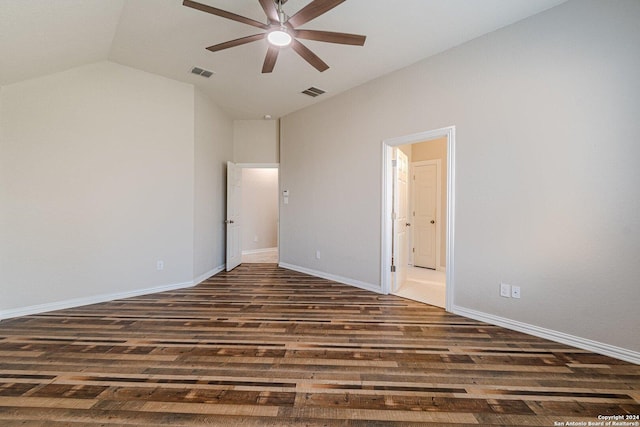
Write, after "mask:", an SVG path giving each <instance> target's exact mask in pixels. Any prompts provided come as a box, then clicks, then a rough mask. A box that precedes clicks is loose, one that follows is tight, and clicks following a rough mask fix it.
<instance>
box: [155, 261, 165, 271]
mask: <svg viewBox="0 0 640 427" xmlns="http://www.w3.org/2000/svg"><path fill="white" fill-rule="evenodd" d="M156 269H157V270H158V271H160V270H164V261H158V262H157V263H156Z"/></svg>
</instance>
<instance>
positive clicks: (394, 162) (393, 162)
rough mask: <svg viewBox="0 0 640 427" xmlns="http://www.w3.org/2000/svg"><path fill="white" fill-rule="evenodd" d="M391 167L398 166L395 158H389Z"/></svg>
mask: <svg viewBox="0 0 640 427" xmlns="http://www.w3.org/2000/svg"><path fill="white" fill-rule="evenodd" d="M391 167H392V168H397V167H398V161H397V160H395V159H394V160H391Z"/></svg>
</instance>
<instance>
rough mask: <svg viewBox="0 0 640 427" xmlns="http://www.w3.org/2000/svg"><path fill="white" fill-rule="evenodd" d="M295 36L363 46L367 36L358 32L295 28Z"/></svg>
mask: <svg viewBox="0 0 640 427" xmlns="http://www.w3.org/2000/svg"><path fill="white" fill-rule="evenodd" d="M295 36H296V37H297V38H299V39H305V40H317V41H319V42H327V43H338V44H349V45H353V46H364V42H365V40H366V39H367V36H360V35H358V34H347V33H334V32H332V31H316V30H296V31H295Z"/></svg>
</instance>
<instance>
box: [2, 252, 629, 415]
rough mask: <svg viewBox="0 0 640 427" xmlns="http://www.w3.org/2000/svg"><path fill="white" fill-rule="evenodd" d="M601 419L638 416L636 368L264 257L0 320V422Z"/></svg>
mask: <svg viewBox="0 0 640 427" xmlns="http://www.w3.org/2000/svg"><path fill="white" fill-rule="evenodd" d="M636 326H637V325H636ZM629 333H637V331H632V330H630V331H629ZM599 415H622V416H625V415H631V416H633V415H640V366H637V365H632V364H629V363H625V362H621V361H618V360H615V359H611V358H608V357H605V356H600V355H596V354H593V353H589V352H587V351H583V350H578V349H575V348H571V347H567V346H565V345H561V344H557V343H553V342H550V341H546V340H543V339H539V338H535V337H532V336H528V335H525V334H521V333H517V332H513V331H510V330H507V329H503V328H500V327H496V326H491V325H487V324H484V323H481V322H477V321H474V320H469V319H466V318H463V317H459V316H455V315H453V314H449V313H446V312H445V311H444V310H442V309H440V308H436V307H432V306H428V305H423V304H420V303H416V302H413V301H410V300H405V299H401V298H398V297H395V296H385V295H377V294H374V293H371V292H367V291H364V290H360V289H356V288H353V287H349V286H345V285H341V284H338V283H334V282H330V281H327V280H323V279H318V278H314V277H310V276H306V275H303V274H299V273H295V272H292V271H288V270H284V269H281V268H278V267H276V266H275V265H271V264H247V265H242V266H240V267H238V268H237V269H236V270H234V271H232V272H229V273H221V274H219V275H217V276H215V277H212V278H210V279H209V280H207V281H206V282H204V283H202V284H200V285H198V286H196V287H193V288H190V289H184V290H179V291H172V292H164V293H160V294H154V295H148V296H141V297H137V298H129V299H126V300H118V301H113V302H109V303H103V304H96V305H92V306H86V307H80V308H75V309H68V310H62V311H57V312H52V313H46V314H40V315H33V316H26V317H22V318H16V319H9V320H4V321H2V322H0V426H14V425H34V426H40V425H41V426H61V425H65V426H66V425H102V426H126V425H149V426H151V425H153V426H157V425H175V426H192V425H209V426H211V425H213V426H216V425H220V426H298V425H300V426H418V425H434V426H448V425H468V426H472V425H473V426H496V425H508V426H525V425H532V426H534V425H535V426H559V425H570V424H566V423H567V422H580V421H583V422H584V423H585V424H584V425H587V423H588V422H592V423H595V422H598V421H601V420H599V419H598V416H599ZM638 421H639V422H638V424H636V425H640V420H638ZM630 422H634V421H633V420H631V421H630ZM560 423H565V424H560ZM574 425H580V424H574ZM603 425H606V424H603ZM629 425H634V424H629Z"/></svg>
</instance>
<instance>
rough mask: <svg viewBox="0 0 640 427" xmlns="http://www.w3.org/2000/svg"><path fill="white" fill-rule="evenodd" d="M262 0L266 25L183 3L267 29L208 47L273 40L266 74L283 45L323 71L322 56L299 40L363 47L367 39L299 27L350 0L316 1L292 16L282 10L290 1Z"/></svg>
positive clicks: (185, 1)
mask: <svg viewBox="0 0 640 427" xmlns="http://www.w3.org/2000/svg"><path fill="white" fill-rule="evenodd" d="M258 1H259V3H260V6H262V9H263V10H264V13H265V14H266V15H267V21H268V23H266V24H264V23H262V22H259V21H255V20H253V19H250V18H247V17H244V16H241V15H236V14H235V13H232V12H227V11H225V10H222V9H218V8H215V7H213V6H208V5H205V4H202V3H198V2H195V1H191V0H184V1H183V3H182V4H183V5H184V6H187V7H190V8H193V9H197V10H201V11H203V12H207V13H211V14H213V15H217V16H220V17H222V18H227V19H231V20H232V21H237V22H241V23H243V24H248V25H252V26H254V27H258V28H260V29H263V30H265V32H264V33H260V34H254V35H252V36H247V37H241V38H239V39H235V40H230V41H228V42H224V43H220V44H216V45H213V46H209V47H208V48H207V50H210V51H211V52H217V51H219V50H223V49H228V48H230V47H235V46H240V45H243V44H246V43H251V42H254V41H257V40H262V39H267V41H268V42H269V49H268V50H267V56H266V57H265V59H264V64H263V65H262V72H263V73H271V72H272V71H273V68H274V67H275V65H276V60H277V59H278V53H279V52H280V48H282V47H285V46H289V45H290V46H291V48H292V49H293V50H294V51H295V52H296V53H297V54H298V55H300V56H301V57H302V58H304V60H305V61H307V62H308V63H309V64H311V65H312V66H313V67H315V68H316V69H317V70H318V71H320V72H322V71H325V70H327V69H328V68H329V66H328V65H327V64H326V63H325V62H324V61H323V60H322V59H320V58H319V57H318V56H317V55H316V54H315V53H313V52H312V51H311V50H310V49H309V48H308V47H306V46H305V45H303V44H302V43H300V41H299V40H298V39H305V40H316V41H321V42H327V43H338V44H346V45H353V46H363V45H364V42H365V40H366V36H361V35H357V34H347V33H336V32H333V31H317V30H303V29H297V28H298V27H299V26H301V25H303V24H306V23H307V22H309V21H311V20H312V19H315V18H317V17H318V16H320V15H322V14H323V13H326V12H328V11H330V10H331V9H333V8H334V7H336V6H338V5H339V4H341V3H343V2H344V1H346V0H313V1H312V2H311V3H309V4H307V5H306V6H305V7H303V8H302V9H300V10H299V11H298V12H297V13H296V14H294V15H293V16H288V15H287V14H286V13H284V11H283V10H282V5H283V4H285V3H286V2H287V0H258Z"/></svg>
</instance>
